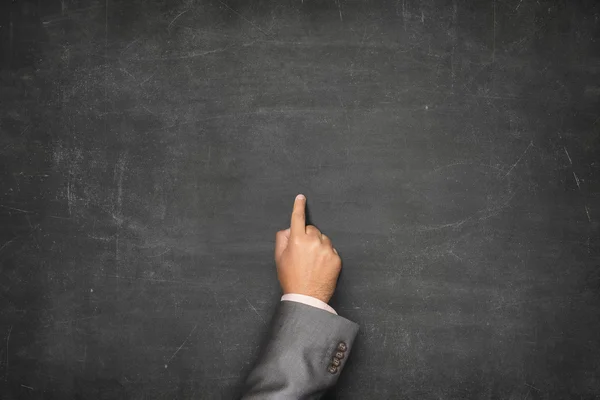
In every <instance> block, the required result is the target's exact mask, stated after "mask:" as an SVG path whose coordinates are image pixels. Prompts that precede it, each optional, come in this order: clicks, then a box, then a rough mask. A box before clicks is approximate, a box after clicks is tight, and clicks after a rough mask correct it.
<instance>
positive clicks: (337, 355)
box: [335, 351, 344, 360]
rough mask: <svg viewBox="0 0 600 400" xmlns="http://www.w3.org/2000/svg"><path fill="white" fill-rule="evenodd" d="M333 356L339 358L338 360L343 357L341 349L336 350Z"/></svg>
mask: <svg viewBox="0 0 600 400" xmlns="http://www.w3.org/2000/svg"><path fill="white" fill-rule="evenodd" d="M335 358H339V359H340V360H341V359H342V358H344V353H343V352H342V351H338V352H337V353H335Z"/></svg>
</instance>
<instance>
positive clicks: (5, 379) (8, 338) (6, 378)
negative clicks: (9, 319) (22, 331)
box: [4, 325, 13, 382]
mask: <svg viewBox="0 0 600 400" xmlns="http://www.w3.org/2000/svg"><path fill="white" fill-rule="evenodd" d="M12 329H13V327H12V325H11V326H10V329H9V330H8V336H7V337H6V374H5V375H4V381H5V382H6V381H7V380H8V341H9V340H10V333H11V332H12Z"/></svg>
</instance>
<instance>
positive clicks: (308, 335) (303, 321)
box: [242, 301, 358, 400]
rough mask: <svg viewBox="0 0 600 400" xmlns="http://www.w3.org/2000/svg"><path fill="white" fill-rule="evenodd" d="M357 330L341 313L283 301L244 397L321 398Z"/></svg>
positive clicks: (334, 379)
mask: <svg viewBox="0 0 600 400" xmlns="http://www.w3.org/2000/svg"><path fill="white" fill-rule="evenodd" d="M357 333H358V325H357V324H356V323H354V322H352V321H349V320H347V319H346V318H343V317H340V316H339V315H335V314H332V313H330V312H328V311H325V310H322V309H319V308H316V307H312V306H309V305H306V304H303V303H298V302H294V301H281V302H280V303H279V305H278V307H277V311H276V312H275V315H274V317H273V320H272V322H271V330H270V332H269V338H268V342H267V345H266V347H265V348H264V349H263V351H262V353H261V355H260V357H259V359H258V361H257V363H256V364H255V365H254V368H253V369H252V371H251V372H250V375H249V376H248V378H247V380H246V382H245V387H244V390H243V393H244V394H243V395H242V400H256V399H268V400H274V399H286V400H287V399H319V398H320V397H321V396H322V395H323V394H324V393H325V391H326V390H327V389H329V388H330V387H332V386H333V385H335V383H336V382H337V380H338V377H339V375H340V372H341V371H342V369H343V368H344V365H345V363H346V361H347V359H348V356H349V355H350V351H351V350H352V344H353V342H354V339H355V337H356V334H357ZM336 364H337V366H336Z"/></svg>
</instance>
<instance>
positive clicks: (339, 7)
mask: <svg viewBox="0 0 600 400" xmlns="http://www.w3.org/2000/svg"><path fill="white" fill-rule="evenodd" d="M340 1H341V0H337V1H336V3H337V6H338V11H339V13H340V21H341V22H344V18H342V6H341V4H340Z"/></svg>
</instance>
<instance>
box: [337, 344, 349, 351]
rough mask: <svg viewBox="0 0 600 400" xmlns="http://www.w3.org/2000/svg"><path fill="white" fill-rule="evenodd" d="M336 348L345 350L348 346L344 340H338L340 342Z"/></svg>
mask: <svg viewBox="0 0 600 400" xmlns="http://www.w3.org/2000/svg"><path fill="white" fill-rule="evenodd" d="M337 349H338V350H339V351H346V350H347V349H348V346H346V343H344V342H340V343H339V344H338V347H337Z"/></svg>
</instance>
